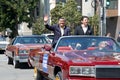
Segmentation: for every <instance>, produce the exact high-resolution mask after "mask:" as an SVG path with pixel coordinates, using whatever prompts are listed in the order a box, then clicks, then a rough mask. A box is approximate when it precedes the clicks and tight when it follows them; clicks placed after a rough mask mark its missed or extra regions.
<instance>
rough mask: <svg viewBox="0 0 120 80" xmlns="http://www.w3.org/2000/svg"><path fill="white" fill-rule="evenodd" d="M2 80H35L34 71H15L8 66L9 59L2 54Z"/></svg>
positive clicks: (0, 65) (21, 69)
mask: <svg viewBox="0 0 120 80" xmlns="http://www.w3.org/2000/svg"><path fill="white" fill-rule="evenodd" d="M0 80H34V77H33V69H31V68H29V67H21V68H17V69H15V68H14V67H13V65H8V64H7V57H6V56H5V55H4V54H0Z"/></svg>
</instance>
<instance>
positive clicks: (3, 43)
mask: <svg viewBox="0 0 120 80" xmlns="http://www.w3.org/2000/svg"><path fill="white" fill-rule="evenodd" d="M8 44H9V41H7V40H6V38H5V37H0V54H1V53H4V51H5V50H6V47H7V45H8Z"/></svg>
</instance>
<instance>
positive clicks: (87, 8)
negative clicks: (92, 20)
mask: <svg viewBox="0 0 120 80" xmlns="http://www.w3.org/2000/svg"><path fill="white" fill-rule="evenodd" d="M92 6H94V1H93V0H82V15H85V16H89V17H92V16H93V15H94V7H92Z"/></svg>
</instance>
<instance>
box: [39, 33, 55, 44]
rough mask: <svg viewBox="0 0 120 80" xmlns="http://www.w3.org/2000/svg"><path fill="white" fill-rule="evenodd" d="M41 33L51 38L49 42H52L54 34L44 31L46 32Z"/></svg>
mask: <svg viewBox="0 0 120 80" xmlns="http://www.w3.org/2000/svg"><path fill="white" fill-rule="evenodd" d="M41 35H43V36H47V37H48V38H49V39H50V40H51V42H52V40H53V38H54V34H53V33H46V34H41Z"/></svg>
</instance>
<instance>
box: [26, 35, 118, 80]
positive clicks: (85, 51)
mask: <svg viewBox="0 0 120 80" xmlns="http://www.w3.org/2000/svg"><path fill="white" fill-rule="evenodd" d="M28 59H29V62H30V64H31V65H32V66H33V67H36V69H37V77H36V80H46V79H49V80H120V46H119V45H118V43H117V42H116V41H115V40H114V39H113V38H110V37H100V36H64V37H61V38H60V39H59V40H58V42H57V44H56V46H55V48H54V49H52V48H51V47H50V46H49V45H45V46H44V47H42V48H41V49H40V48H39V49H36V50H32V51H31V52H30V54H29V58H28Z"/></svg>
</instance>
